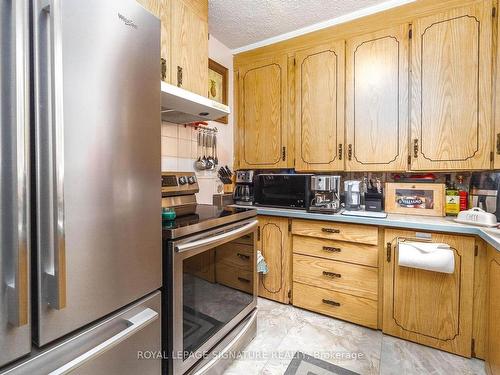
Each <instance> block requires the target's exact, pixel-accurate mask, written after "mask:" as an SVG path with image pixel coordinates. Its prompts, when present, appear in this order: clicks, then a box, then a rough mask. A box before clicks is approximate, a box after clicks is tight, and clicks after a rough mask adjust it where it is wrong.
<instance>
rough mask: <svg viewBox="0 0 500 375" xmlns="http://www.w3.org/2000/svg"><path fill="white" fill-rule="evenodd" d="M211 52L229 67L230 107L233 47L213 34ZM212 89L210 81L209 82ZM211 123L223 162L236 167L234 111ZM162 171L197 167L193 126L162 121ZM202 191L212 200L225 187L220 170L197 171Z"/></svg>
mask: <svg viewBox="0 0 500 375" xmlns="http://www.w3.org/2000/svg"><path fill="white" fill-rule="evenodd" d="M208 56H209V57H210V58H211V59H212V60H214V61H216V62H218V63H219V64H221V65H223V66H225V67H226V68H228V70H229V89H228V101H229V103H228V104H229V107H230V108H232V107H233V55H232V53H231V50H230V49H229V48H227V47H226V46H225V45H223V44H222V43H220V42H219V41H218V40H217V39H215V38H214V37H213V36H210V39H209V41H208ZM207 91H208V82H207ZM209 127H210V128H214V127H216V128H217V129H218V130H219V132H218V137H217V148H218V158H219V165H221V166H223V165H228V166H229V168H231V170H232V168H233V152H234V150H233V114H232V113H231V114H230V115H229V117H228V123H227V124H222V123H220V122H216V121H209ZM161 135H162V137H161V149H162V152H161V154H162V160H161V167H162V171H194V161H195V159H196V131H195V130H194V129H193V128H191V127H186V126H184V125H176V124H171V123H166V122H164V123H162V126H161ZM196 174H197V176H198V183H199V185H200V193H199V194H198V196H197V199H198V203H205V204H211V203H212V195H213V194H215V193H217V192H218V190H219V189H221V188H222V185H221V182H220V180H219V179H218V177H217V172H216V171H202V172H196Z"/></svg>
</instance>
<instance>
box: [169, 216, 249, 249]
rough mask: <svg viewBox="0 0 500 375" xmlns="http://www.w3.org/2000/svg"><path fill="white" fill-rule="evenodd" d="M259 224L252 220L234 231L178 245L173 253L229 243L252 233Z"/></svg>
mask: <svg viewBox="0 0 500 375" xmlns="http://www.w3.org/2000/svg"><path fill="white" fill-rule="evenodd" d="M258 224H259V222H258V221H257V220H253V221H251V222H250V223H248V224H245V225H243V226H241V227H238V228H236V229H234V230H231V231H229V232H225V233H221V234H217V235H215V236H209V237H207V238H202V239H201V240H197V241H192V242H187V243H183V244H179V245H177V246H175V251H176V252H178V253H181V252H184V251H188V250H193V249H198V248H201V247H215V246H219V245H222V244H224V243H226V242H230V241H232V240H235V239H237V238H239V237H241V236H243V235H245V234H247V233H249V232H252V231H253V230H255V228H257V225H258Z"/></svg>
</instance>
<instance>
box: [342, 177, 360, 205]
mask: <svg viewBox="0 0 500 375" xmlns="http://www.w3.org/2000/svg"><path fill="white" fill-rule="evenodd" d="M362 185H363V183H362V182H361V181H357V180H347V181H344V194H345V209H346V210H348V211H357V210H360V209H361V193H362V191H361V190H362Z"/></svg>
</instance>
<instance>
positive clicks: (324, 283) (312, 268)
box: [293, 254, 378, 301]
mask: <svg viewBox="0 0 500 375" xmlns="http://www.w3.org/2000/svg"><path fill="white" fill-rule="evenodd" d="M293 281H294V282H299V283H303V284H307V285H312V286H317V287H320V288H324V289H330V290H336V291H338V292H343V293H349V294H353V295H356V296H359V297H364V298H369V299H372V300H374V301H376V300H377V296H378V269H377V268H373V267H366V266H360V265H357V264H350V263H344V262H337V261H335V260H327V259H322V258H315V257H310V256H306V255H300V254H294V255H293Z"/></svg>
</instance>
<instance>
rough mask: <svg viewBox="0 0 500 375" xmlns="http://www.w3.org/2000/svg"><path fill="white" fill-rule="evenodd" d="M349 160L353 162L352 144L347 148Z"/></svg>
mask: <svg viewBox="0 0 500 375" xmlns="http://www.w3.org/2000/svg"><path fill="white" fill-rule="evenodd" d="M347 159H348V160H352V144H349V145H348V146H347Z"/></svg>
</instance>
